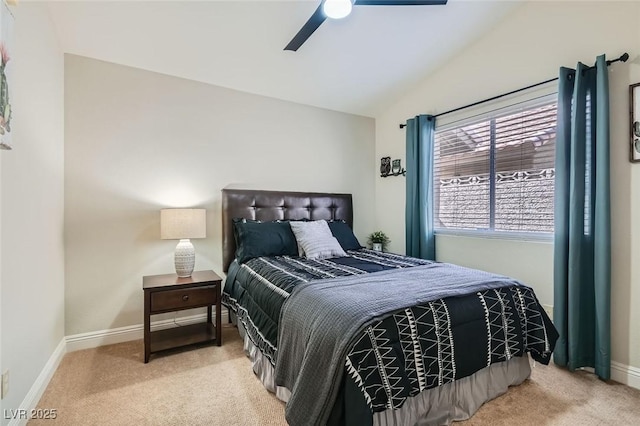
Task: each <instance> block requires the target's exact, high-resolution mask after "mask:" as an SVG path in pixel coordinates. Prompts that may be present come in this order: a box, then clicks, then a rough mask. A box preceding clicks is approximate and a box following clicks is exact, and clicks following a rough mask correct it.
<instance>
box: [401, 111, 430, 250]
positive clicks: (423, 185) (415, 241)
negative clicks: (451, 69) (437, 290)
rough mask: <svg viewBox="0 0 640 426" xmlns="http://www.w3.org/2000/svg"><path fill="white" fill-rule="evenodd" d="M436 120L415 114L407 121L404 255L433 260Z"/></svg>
mask: <svg viewBox="0 0 640 426" xmlns="http://www.w3.org/2000/svg"><path fill="white" fill-rule="evenodd" d="M435 126H436V119H435V117H433V116H431V115H418V116H416V117H415V118H411V119H409V120H407V129H406V131H407V133H406V136H407V160H406V161H407V186H406V190H407V198H406V211H405V221H406V254H407V255H408V256H413V257H418V258H421V259H431V260H435V258H436V238H435V235H434V233H433V209H434V206H433V149H434V139H435Z"/></svg>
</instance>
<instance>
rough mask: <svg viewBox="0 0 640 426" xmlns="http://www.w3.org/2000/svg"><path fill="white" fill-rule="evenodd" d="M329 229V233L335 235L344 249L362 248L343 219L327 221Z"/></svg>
mask: <svg viewBox="0 0 640 426" xmlns="http://www.w3.org/2000/svg"><path fill="white" fill-rule="evenodd" d="M329 229H331V233H332V234H333V236H334V237H336V240H338V242H339V243H340V245H341V246H342V249H343V250H344V251H347V250H360V249H361V248H362V246H361V245H360V242H359V241H358V239H357V238H356V236H355V235H353V231H352V230H351V228H350V227H349V225H347V223H346V222H345V221H344V220H332V221H329Z"/></svg>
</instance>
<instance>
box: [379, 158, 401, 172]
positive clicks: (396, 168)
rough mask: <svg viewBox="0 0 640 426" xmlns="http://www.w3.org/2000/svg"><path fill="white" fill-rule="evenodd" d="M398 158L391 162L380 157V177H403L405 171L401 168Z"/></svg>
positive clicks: (389, 159)
mask: <svg viewBox="0 0 640 426" xmlns="http://www.w3.org/2000/svg"><path fill="white" fill-rule="evenodd" d="M401 161H402V160H400V159H399V158H398V159H395V160H393V161H391V157H382V158H381V159H380V177H389V176H405V175H406V174H407V171H406V170H405V169H403V168H402V164H401Z"/></svg>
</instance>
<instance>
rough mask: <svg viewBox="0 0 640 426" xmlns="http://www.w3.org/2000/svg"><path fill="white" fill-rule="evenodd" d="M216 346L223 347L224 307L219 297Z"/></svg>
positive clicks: (217, 302) (217, 303) (217, 301)
mask: <svg viewBox="0 0 640 426" xmlns="http://www.w3.org/2000/svg"><path fill="white" fill-rule="evenodd" d="M216 345H218V346H221V345H222V305H221V304H220V297H219V296H218V298H217V300H216Z"/></svg>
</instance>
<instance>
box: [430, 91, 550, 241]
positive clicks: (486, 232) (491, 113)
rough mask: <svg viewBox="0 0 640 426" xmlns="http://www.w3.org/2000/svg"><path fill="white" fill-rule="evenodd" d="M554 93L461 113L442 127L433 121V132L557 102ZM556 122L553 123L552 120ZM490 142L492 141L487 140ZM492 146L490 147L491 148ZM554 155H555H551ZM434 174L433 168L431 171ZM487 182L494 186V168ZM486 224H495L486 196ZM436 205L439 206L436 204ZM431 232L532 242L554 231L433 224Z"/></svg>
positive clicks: (491, 119) (546, 238)
mask: <svg viewBox="0 0 640 426" xmlns="http://www.w3.org/2000/svg"><path fill="white" fill-rule="evenodd" d="M557 99H558V93H557V92H552V93H548V94H544V95H541V96H537V97H534V98H529V99H525V100H522V101H520V102H513V103H508V104H503V105H500V106H496V107H495V108H492V109H490V110H488V111H485V112H482V113H478V114H470V115H467V116H464V117H462V118H460V119H456V120H454V121H451V122H448V123H446V124H444V125H442V126H438V121H437V120H436V128H435V132H434V133H435V134H437V133H438V132H446V131H450V130H453V129H456V128H461V127H464V126H468V125H472V124H475V123H480V122H482V121H490V122H491V121H493V120H495V119H496V118H499V117H501V116H504V115H508V114H509V113H510V112H514V113H515V112H516V111H517V110H522V109H535V108H538V107H542V106H545V105H548V104H550V103H554V102H556V103H557ZM556 125H557V122H556ZM491 144H492V145H493V144H494V142H491ZM493 149H494V147H493V146H492V150H493ZM554 158H555V154H554ZM432 173H434V171H432ZM489 176H490V178H489V181H490V185H491V182H492V181H493V182H494V185H495V176H496V173H495V170H494V171H493V173H492V171H491V170H490V171H489ZM433 183H434V188H433V190H434V193H435V190H436V189H435V185H436V184H437V179H435V176H434V180H433ZM554 194H555V186H554ZM434 195H435V194H434ZM489 203H490V204H489V211H490V213H489V214H490V216H489V223H490V224H494V223H495V210H496V206H495V198H494V199H492V198H491V196H490V197H489ZM438 208H439V206H438ZM434 217H437V213H436V212H435V211H434ZM434 234H435V235H446V236H459V237H471V238H483V239H500V240H515V241H532V242H553V238H554V231H551V232H526V231H525V232H523V231H505V230H495V229H460V228H439V227H437V225H435V224H434Z"/></svg>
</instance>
